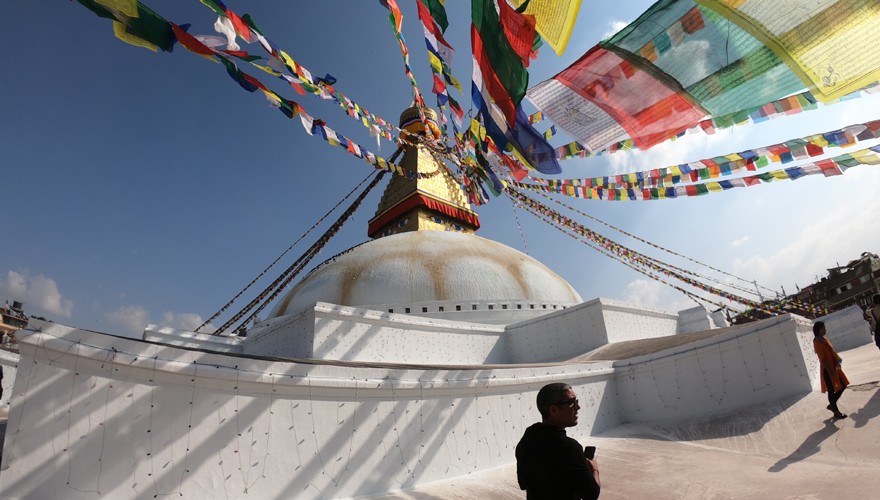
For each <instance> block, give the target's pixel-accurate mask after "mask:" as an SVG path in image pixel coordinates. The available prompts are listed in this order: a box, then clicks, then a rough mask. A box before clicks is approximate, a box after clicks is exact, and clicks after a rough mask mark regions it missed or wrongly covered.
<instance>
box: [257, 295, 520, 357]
mask: <svg viewBox="0 0 880 500" xmlns="http://www.w3.org/2000/svg"><path fill="white" fill-rule="evenodd" d="M311 317H313V318H314V325H313V329H314V334H312V333H311V329H309V328H307V326H306V325H305V323H303V324H302V325H301V326H300V325H299V324H297V325H296V326H295V327H291V328H287V327H283V326H282V325H276V324H275V323H273V324H271V325H267V329H268V328H269V327H271V328H272V331H271V333H270V332H266V333H265V334H263V333H262V331H261V332H258V333H256V334H249V336H248V341H247V342H246V343H245V346H244V352H245V353H246V354H260V355H271V356H284V357H294V358H315V359H335V360H344V361H369V362H378V363H416V364H450V363H455V364H462V365H468V364H492V363H507V362H508V361H507V359H506V356H507V352H506V349H505V348H504V345H503V333H504V327H503V326H501V325H488V324H480V323H464V322H460V321H450V320H444V319H431V318H424V317H420V316H415V315H407V314H396V313H387V312H382V311H375V310H370V309H362V308H357V307H348V306H339V305H334V304H328V303H325V302H318V303H317V304H315V307H314V309H313V314H312V315H311ZM281 319H283V318H279V320H281ZM275 321H278V320H275ZM279 326H281V328H278V327H279ZM306 330H308V333H306ZM264 336H266V337H267V340H266V341H263V342H260V340H261V339H262V338H263V337H264ZM269 336H271V337H272V338H274V339H276V340H273V341H269V340H268V337H269ZM252 342H253V343H254V344H255V347H252V346H251V343H252ZM284 342H287V343H284ZM267 348H268V349H267Z"/></svg>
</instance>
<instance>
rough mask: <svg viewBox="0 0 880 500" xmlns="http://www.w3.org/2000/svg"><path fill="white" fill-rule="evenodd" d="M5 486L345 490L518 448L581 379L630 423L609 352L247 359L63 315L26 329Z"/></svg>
mask: <svg viewBox="0 0 880 500" xmlns="http://www.w3.org/2000/svg"><path fill="white" fill-rule="evenodd" d="M19 342H20V346H21V356H22V359H23V360H24V362H23V364H22V366H23V369H22V371H21V372H20V374H19V378H18V380H17V383H16V385H15V390H14V396H13V404H12V409H11V411H10V415H9V420H8V424H7V425H8V427H7V433H6V441H5V445H4V454H3V460H2V472H0V496H2V497H3V498H65V499H77V498H95V497H96V496H98V492H100V495H101V496H105V497H107V498H153V497H154V496H156V495H159V496H166V495H171V496H179V495H181V494H182V495H183V496H184V497H186V498H211V499H213V498H216V497H217V496H218V495H219V496H229V497H236V496H241V495H245V494H247V495H252V496H253V498H319V497H323V498H336V497H348V496H354V495H356V494H358V495H360V494H367V493H380V492H383V491H389V490H394V489H408V488H412V487H414V486H415V485H417V484H419V483H421V482H426V481H431V480H436V479H440V478H444V477H450V476H456V475H462V474H467V473H469V472H474V471H477V470H483V469H486V468H491V467H494V466H497V465H500V464H503V463H506V462H508V461H509V460H510V457H511V456H512V453H513V447H514V446H515V444H516V441H517V440H518V438H519V435H518V433H519V431H518V429H522V428H524V426H526V425H528V424H529V423H531V421H533V420H534V409H533V407H532V406H533V403H532V401H533V399H534V396H535V393H536V391H537V390H538V389H539V388H540V387H541V386H543V385H544V384H546V383H549V382H551V381H556V380H565V381H567V382H569V383H571V384H572V385H573V386H575V387H576V391H577V393H578V395H579V397H580V398H581V400H582V401H584V403H585V410H584V414H585V415H588V417H587V418H588V419H589V421H590V422H591V425H590V426H584V427H583V428H582V429H581V430H580V431H579V432H580V434H579V435H580V436H581V437H585V436H586V435H588V434H589V433H590V432H596V431H598V430H600V429H604V428H608V427H610V426H613V425H616V423H617V422H619V420H620V419H619V415H618V410H617V405H616V403H615V402H614V401H613V399H609V397H608V394H609V391H608V390H607V388H606V386H607V384H608V383H609V381H610V380H611V371H610V369H609V363H607V362H605V363H584V364H577V365H531V366H511V367H509V368H491V367H482V366H475V367H471V368H443V367H393V366H360V365H356V364H345V363H333V364H323V363H317V362H316V363H296V362H278V361H271V360H262V359H249V358H242V357H231V356H225V355H221V354H209V353H205V352H198V351H192V350H182V349H180V348H177V347H172V346H159V345H155V344H150V343H146V342H142V341H139V340H133V339H124V338H119V337H111V336H107V335H102V334H99V333H94V332H89V331H84V330H77V329H73V328H68V327H63V326H61V325H45V327H44V329H43V331H41V332H27V331H22V332H21V335H20V340H19Z"/></svg>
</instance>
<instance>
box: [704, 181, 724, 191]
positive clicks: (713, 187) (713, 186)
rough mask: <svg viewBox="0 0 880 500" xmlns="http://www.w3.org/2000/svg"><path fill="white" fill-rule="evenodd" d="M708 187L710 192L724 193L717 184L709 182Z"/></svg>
mask: <svg viewBox="0 0 880 500" xmlns="http://www.w3.org/2000/svg"><path fill="white" fill-rule="evenodd" d="M706 187H707V188H709V191H724V188H722V187H721V184H718V183H717V182H707V183H706Z"/></svg>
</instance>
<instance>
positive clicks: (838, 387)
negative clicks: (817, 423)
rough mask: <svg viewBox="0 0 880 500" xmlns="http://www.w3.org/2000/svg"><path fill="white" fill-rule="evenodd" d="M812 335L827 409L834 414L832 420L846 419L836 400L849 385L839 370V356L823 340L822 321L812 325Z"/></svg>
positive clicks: (823, 323) (823, 324)
mask: <svg viewBox="0 0 880 500" xmlns="http://www.w3.org/2000/svg"><path fill="white" fill-rule="evenodd" d="M813 335H815V338H813V349H814V350H815V351H816V355H817V356H819V371H820V372H821V373H822V392H826V391H827V392H828V406H827V408H828V409H829V410H831V411H832V412H833V413H834V418H846V414H844V413H841V412H840V409H838V408H837V400H838V399H840V395H841V394H843V390H844V389H846V386H848V385H849V380H848V379H847V378H846V374H844V373H843V370H842V369H841V368H840V361H841V358H840V356H839V355H838V354H837V352H836V351H835V350H834V346H832V345H831V342H830V341H829V340H828V339H826V338H825V322H824V321H817V322H815V323H814V324H813Z"/></svg>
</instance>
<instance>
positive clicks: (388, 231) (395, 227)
mask: <svg viewBox="0 0 880 500" xmlns="http://www.w3.org/2000/svg"><path fill="white" fill-rule="evenodd" d="M427 217H428V219H429V220H430V221H431V222H433V223H434V224H437V225H439V226H442V227H443V231H455V232H459V233H460V232H462V231H465V227H464V226H462V225H461V224H459V223H458V222H456V221H454V220H447V219H446V218H444V217H440V216H439V215H437V214H430V215H427ZM408 224H409V217H404V218H403V219H400V220H398V221H396V222H394V223H393V224H389V225H388V227H386V228H385V229H384V230H383V231H382V236H391V235H392V234H397V233H401V232H405V231H407V230H412V228H410V229H407V225H408ZM435 230H436V229H435Z"/></svg>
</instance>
